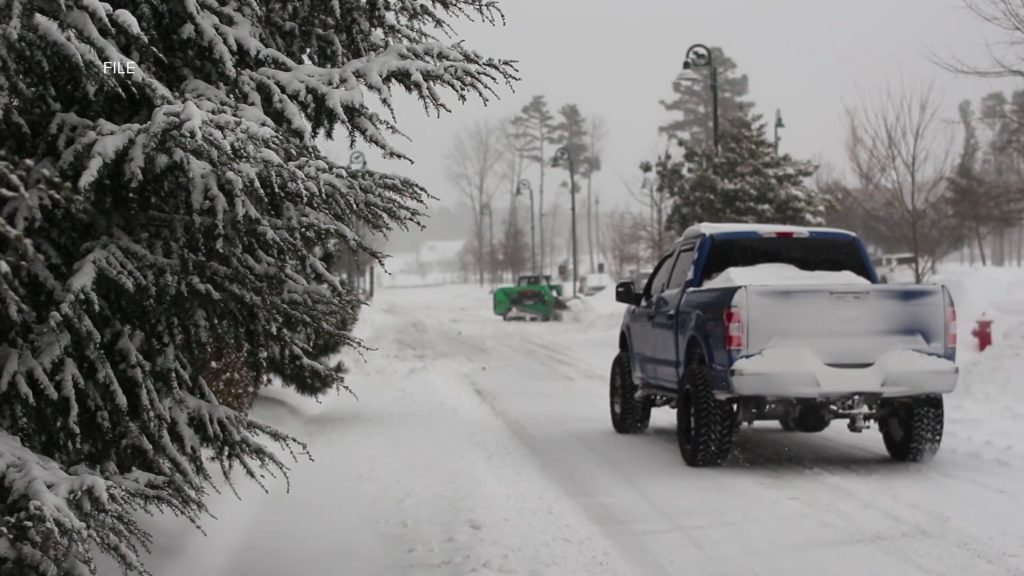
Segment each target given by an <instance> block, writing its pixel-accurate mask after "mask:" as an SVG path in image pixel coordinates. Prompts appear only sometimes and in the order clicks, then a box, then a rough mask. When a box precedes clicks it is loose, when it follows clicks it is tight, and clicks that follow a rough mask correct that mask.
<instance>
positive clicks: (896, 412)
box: [878, 395, 945, 462]
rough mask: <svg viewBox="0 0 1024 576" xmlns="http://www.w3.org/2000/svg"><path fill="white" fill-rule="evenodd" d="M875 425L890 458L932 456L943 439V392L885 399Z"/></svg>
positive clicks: (913, 459) (914, 459)
mask: <svg viewBox="0 0 1024 576" xmlns="http://www.w3.org/2000/svg"><path fill="white" fill-rule="evenodd" d="M882 413H883V415H882V418H881V419H880V420H879V421H878V429H879V430H880V431H881V432H882V440H883V441H884V442H885V449H886V450H888V451H889V456H891V457H892V459H893V460H898V461H900V462H921V461H925V460H929V459H931V458H932V457H933V456H935V453H936V452H938V451H939V445H940V444H941V443H942V427H943V421H944V418H945V416H944V412H943V407H942V396H938V395H935V396H924V397H921V398H914V399H911V400H903V401H894V402H887V403H886V404H885V405H883V406H882Z"/></svg>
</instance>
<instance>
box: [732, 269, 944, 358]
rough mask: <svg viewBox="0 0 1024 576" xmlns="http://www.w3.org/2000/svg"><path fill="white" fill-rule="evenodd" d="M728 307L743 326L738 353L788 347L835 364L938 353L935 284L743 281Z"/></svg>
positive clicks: (940, 296) (940, 329)
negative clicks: (762, 283)
mask: <svg viewBox="0 0 1024 576" xmlns="http://www.w3.org/2000/svg"><path fill="white" fill-rule="evenodd" d="M734 305H738V306H739V307H740V308H741V309H742V311H743V315H744V320H745V324H746V332H747V333H746V346H745V354H744V355H749V354H756V353H758V352H760V351H761V350H765V349H771V348H787V349H793V348H795V349H802V350H806V351H808V352H810V353H812V354H814V355H815V356H816V357H817V358H818V360H819V361H820V362H821V363H823V364H825V365H827V366H834V367H837V368H838V367H842V368H846V367H849V368H854V367H865V366H869V365H872V364H874V363H875V362H876V361H877V360H878V359H879V358H880V357H881V356H882V355H883V354H885V353H886V352H892V351H894V350H915V351H918V352H924V353H927V354H934V355H937V356H943V355H945V346H946V340H945V336H946V333H945V330H946V314H947V311H946V310H945V308H946V299H945V294H944V292H943V288H942V287H941V286H927V285H921V286H918V285H915V286H895V285H879V284H874V285H850V286H839V285H835V286H832V285H829V286H821V285H818V286H793V285H790V286H748V287H745V288H743V289H741V290H739V291H738V292H737V293H736V295H735V299H734Z"/></svg>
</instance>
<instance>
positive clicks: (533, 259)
mask: <svg viewBox="0 0 1024 576" xmlns="http://www.w3.org/2000/svg"><path fill="white" fill-rule="evenodd" d="M524 189H525V190H528V191H529V192H530V272H531V273H532V274H538V273H540V270H538V269H537V236H536V234H535V232H536V230H535V228H536V225H535V224H536V223H535V222H534V211H533V186H531V185H530V181H529V180H527V179H525V178H523V179H522V180H520V181H519V187H518V193H519V194H522V193H523V190H524Z"/></svg>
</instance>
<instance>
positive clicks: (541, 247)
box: [512, 95, 555, 272]
mask: <svg viewBox="0 0 1024 576" xmlns="http://www.w3.org/2000/svg"><path fill="white" fill-rule="evenodd" d="M512 124H513V126H514V127H515V128H516V130H517V131H520V133H521V134H522V140H521V144H522V150H523V153H524V157H525V158H526V159H527V160H529V161H530V162H534V163H535V164H537V177H538V182H537V207H536V208H537V243H538V254H539V257H540V264H539V265H540V270H534V272H544V271H545V270H546V269H547V268H546V262H545V258H546V254H547V253H548V251H547V250H545V246H546V245H547V240H546V236H545V234H544V176H545V174H546V171H547V161H548V152H549V151H550V144H551V143H552V138H553V134H552V133H553V130H554V126H555V117H554V116H553V115H552V114H551V111H550V110H548V103H547V100H546V99H545V98H544V96H542V95H537V96H534V97H533V98H532V99H531V100H530V102H529V104H527V105H526V106H523V109H522V110H521V111H520V112H519V114H518V115H517V116H515V117H514V118H513V119H512Z"/></svg>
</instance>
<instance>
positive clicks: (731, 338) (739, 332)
mask: <svg viewBox="0 0 1024 576" xmlns="http://www.w3.org/2000/svg"><path fill="white" fill-rule="evenodd" d="M743 336H744V326H743V314H742V313H741V312H740V310H739V308H726V310H725V347H726V349H728V350H742V349H743V344H744V342H743Z"/></svg>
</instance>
